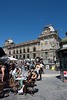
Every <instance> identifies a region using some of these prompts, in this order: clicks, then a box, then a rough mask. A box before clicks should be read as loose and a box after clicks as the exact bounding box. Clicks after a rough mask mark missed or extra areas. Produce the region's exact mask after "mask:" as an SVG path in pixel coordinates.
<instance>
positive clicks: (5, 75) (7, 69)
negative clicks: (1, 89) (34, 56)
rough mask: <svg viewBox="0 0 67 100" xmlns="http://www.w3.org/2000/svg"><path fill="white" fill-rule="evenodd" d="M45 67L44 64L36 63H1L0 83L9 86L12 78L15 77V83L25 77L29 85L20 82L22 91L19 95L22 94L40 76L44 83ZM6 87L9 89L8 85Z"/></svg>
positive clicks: (19, 91)
mask: <svg viewBox="0 0 67 100" xmlns="http://www.w3.org/2000/svg"><path fill="white" fill-rule="evenodd" d="M43 68H44V65H43V63H42V62H34V61H31V62H29V61H20V62H19V61H18V62H3V61H0V82H2V83H5V84H8V82H9V80H10V78H12V77H13V79H14V81H15V82H16V79H17V78H18V77H21V75H22V76H25V77H26V80H27V82H28V81H29V83H28V84H25V82H24V81H23V80H19V81H18V83H19V84H20V85H19V87H20V90H18V93H22V92H23V91H24V88H26V87H27V85H30V84H31V82H32V81H35V80H37V78H38V76H39V77H40V81H42V73H44V71H43ZM6 87H8V86H7V85H6Z"/></svg>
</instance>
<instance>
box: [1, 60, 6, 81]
mask: <svg viewBox="0 0 67 100" xmlns="http://www.w3.org/2000/svg"><path fill="white" fill-rule="evenodd" d="M5 68H6V66H5V65H4V64H3V63H2V62H0V79H1V81H2V82H4V76H5Z"/></svg>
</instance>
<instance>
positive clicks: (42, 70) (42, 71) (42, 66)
mask: <svg viewBox="0 0 67 100" xmlns="http://www.w3.org/2000/svg"><path fill="white" fill-rule="evenodd" d="M40 66H41V73H43V74H44V65H43V63H42V62H41V63H40Z"/></svg>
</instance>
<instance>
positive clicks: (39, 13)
mask: <svg viewBox="0 0 67 100" xmlns="http://www.w3.org/2000/svg"><path fill="white" fill-rule="evenodd" d="M49 24H52V25H53V27H54V29H55V30H58V32H59V36H60V38H64V37H65V32H66V31H67V0H0V47H2V46H3V44H4V43H5V40H7V39H8V38H11V37H12V39H13V41H14V42H15V44H18V43H22V42H26V41H30V40H34V39H37V38H38V36H39V35H40V34H41V32H42V29H43V28H44V27H45V25H49ZM59 29H62V31H61V30H59Z"/></svg>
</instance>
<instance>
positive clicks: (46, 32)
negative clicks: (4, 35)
mask: <svg viewBox="0 0 67 100" xmlns="http://www.w3.org/2000/svg"><path fill="white" fill-rule="evenodd" d="M60 40H61V39H60V37H59V35H58V32H57V30H54V28H53V26H52V25H48V26H45V27H44V28H43V31H42V33H41V34H40V35H39V37H38V38H37V39H36V40H32V41H27V42H23V43H19V44H14V42H13V40H12V39H11V38H10V39H8V40H6V41H5V44H4V45H3V49H4V51H5V53H6V54H7V56H13V57H14V58H17V59H26V58H33V59H34V58H35V57H40V58H42V59H44V60H45V59H50V60H53V59H54V56H55V57H56V50H57V49H59V42H60Z"/></svg>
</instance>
